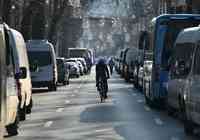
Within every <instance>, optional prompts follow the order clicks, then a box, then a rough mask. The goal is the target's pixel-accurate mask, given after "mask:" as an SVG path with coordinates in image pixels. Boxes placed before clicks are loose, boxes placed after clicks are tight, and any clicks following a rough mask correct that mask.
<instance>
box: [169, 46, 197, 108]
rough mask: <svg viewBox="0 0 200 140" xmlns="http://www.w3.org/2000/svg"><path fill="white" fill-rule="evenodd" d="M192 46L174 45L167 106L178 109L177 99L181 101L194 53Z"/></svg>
mask: <svg viewBox="0 0 200 140" xmlns="http://www.w3.org/2000/svg"><path fill="white" fill-rule="evenodd" d="M194 46H195V45H194V44H192V43H183V44H176V46H175V47H174V49H173V55H172V57H171V61H170V62H169V63H170V64H169V65H170V71H169V72H170V76H169V81H168V104H169V105H170V106H172V107H173V108H175V109H179V98H180V99H182V97H183V96H182V95H183V92H184V91H183V90H184V87H185V84H186V79H187V77H188V75H189V74H190V71H191V67H192V59H193V52H194Z"/></svg>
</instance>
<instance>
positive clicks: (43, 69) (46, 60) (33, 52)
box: [27, 40, 58, 91]
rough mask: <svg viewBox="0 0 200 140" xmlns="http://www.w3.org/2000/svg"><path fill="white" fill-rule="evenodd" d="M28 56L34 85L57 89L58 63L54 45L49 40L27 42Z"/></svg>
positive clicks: (52, 89)
mask: <svg viewBox="0 0 200 140" xmlns="http://www.w3.org/2000/svg"><path fill="white" fill-rule="evenodd" d="M27 50H28V57H29V63H30V70H31V80H32V86H33V87H48V88H49V90H51V91H56V90H57V79H58V74H57V65H56V55H55V51H54V48H53V45H52V44H51V43H49V42H48V41H47V40H30V41H28V42H27Z"/></svg>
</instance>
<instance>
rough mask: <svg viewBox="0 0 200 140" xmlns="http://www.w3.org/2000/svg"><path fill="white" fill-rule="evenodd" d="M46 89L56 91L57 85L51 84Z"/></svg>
mask: <svg viewBox="0 0 200 140" xmlns="http://www.w3.org/2000/svg"><path fill="white" fill-rule="evenodd" d="M48 89H49V90H50V91H56V90H57V86H56V84H51V85H49V86H48Z"/></svg>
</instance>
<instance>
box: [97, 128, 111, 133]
mask: <svg viewBox="0 0 200 140" xmlns="http://www.w3.org/2000/svg"><path fill="white" fill-rule="evenodd" d="M112 130H113V129H112V128H107V129H99V130H95V132H97V133H100V132H108V131H112Z"/></svg>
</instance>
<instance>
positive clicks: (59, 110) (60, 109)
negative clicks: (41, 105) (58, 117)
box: [56, 108, 64, 113]
mask: <svg viewBox="0 0 200 140" xmlns="http://www.w3.org/2000/svg"><path fill="white" fill-rule="evenodd" d="M63 110H64V108H58V109H57V110H56V112H59V113H60V112H63Z"/></svg>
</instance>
